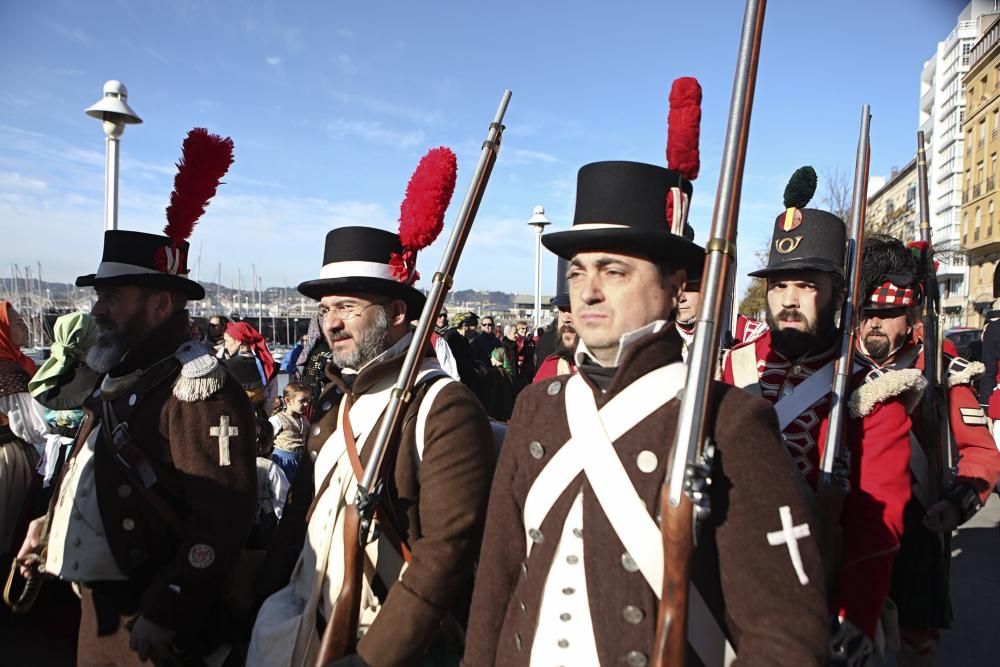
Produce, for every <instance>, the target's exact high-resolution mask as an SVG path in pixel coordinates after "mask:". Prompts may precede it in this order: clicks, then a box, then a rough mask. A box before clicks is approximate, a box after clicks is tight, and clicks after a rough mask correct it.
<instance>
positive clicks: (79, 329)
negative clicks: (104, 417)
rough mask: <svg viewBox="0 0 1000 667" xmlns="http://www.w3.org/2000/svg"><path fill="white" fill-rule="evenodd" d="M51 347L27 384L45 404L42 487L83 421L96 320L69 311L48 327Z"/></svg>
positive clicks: (91, 386) (54, 474)
mask: <svg viewBox="0 0 1000 667" xmlns="http://www.w3.org/2000/svg"><path fill="white" fill-rule="evenodd" d="M52 335H53V338H54V340H53V342H52V349H51V353H50V355H49V358H48V359H46V360H45V363H43V364H42V366H41V368H39V369H38V372H37V373H35V375H34V377H33V378H31V382H29V383H28V389H29V391H30V392H31V395H32V396H34V398H35V400H36V401H38V402H39V403H41V404H42V405H43V406H44V407H45V422H46V424H48V427H49V432H50V433H51V434H53V435H54V436H55V437H52V438H50V439H49V441H48V444H47V447H46V449H45V457H44V463H43V464H42V467H41V469H40V472H41V473H42V476H43V477H44V484H43V485H44V486H46V487H48V485H49V482H50V481H51V480H52V479H53V478H54V477H58V474H59V471H60V470H61V468H62V464H63V463H64V462H65V457H66V454H68V453H69V450H70V448H71V446H72V444H73V438H74V437H75V436H76V431H77V430H78V429H79V428H80V424H81V422H83V409H82V406H83V401H84V399H86V398H87V397H88V396H89V395H90V393H91V392H92V391H93V390H94V386H95V385H96V384H97V379H98V375H97V373H95V372H94V371H93V370H91V369H90V367H89V366H87V364H86V362H85V361H84V359H85V358H86V355H87V350H88V349H89V348H90V347H91V346H92V345H93V344H94V343H95V342H96V341H97V323H96V321H95V320H94V318H93V317H91V316H90V315H88V314H87V313H79V312H78V313H69V314H68V315H63V316H61V317H60V318H59V319H57V320H56V322H55V325H54V326H53V327H52Z"/></svg>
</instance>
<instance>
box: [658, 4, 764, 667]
mask: <svg viewBox="0 0 1000 667" xmlns="http://www.w3.org/2000/svg"><path fill="white" fill-rule="evenodd" d="M766 5H767V2H766V0H747V3H746V9H745V12H744V14H743V28H742V33H741V35H740V45H739V51H738V55H737V59H736V73H735V76H734V77H733V94H732V98H731V101H730V107H729V121H728V123H727V127H726V142H725V146H724V148H723V151H722V166H721V170H720V171H721V173H720V176H719V189H718V191H717V192H716V195H715V211H714V214H713V216H712V232H711V238H710V239H709V241H708V243H707V244H706V247H705V249H706V253H705V269H704V275H703V278H702V285H703V298H702V303H701V309H700V310H699V312H698V319H697V323H696V326H695V335H694V340H693V342H692V346H691V347H690V348H689V352H688V368H687V379H686V382H685V390H684V395H683V398H682V399H681V405H680V410H679V412H678V415H677V432H676V435H675V438H674V447H673V454H672V457H673V458H672V460H671V462H670V468H669V470H668V472H667V476H666V478H665V479H664V482H663V485H662V487H661V489H660V502H659V505H660V532H661V535H662V539H663V585H662V590H661V591H660V604H659V607H658V610H657V612H658V614H657V619H656V636H655V638H654V640H653V646H652V661H651V664H652V665H653V667H679V666H680V665H683V664H684V659H685V655H686V652H687V612H688V586H689V585H690V579H691V576H690V575H691V558H692V554H693V552H694V546H695V537H696V530H697V522H698V521H699V520H701V519H704V517H705V516H707V515H708V512H709V511H710V508H709V504H708V493H707V486H708V484H709V483H710V481H711V480H710V478H709V474H710V471H711V461H712V458H713V452H714V446H713V445H712V444H711V443H710V442H708V440H709V429H708V421H709V412H710V410H711V407H712V405H711V401H712V383H713V381H714V379H715V365H716V364H717V363H718V361H719V354H718V352H719V344H720V341H721V334H722V328H723V327H724V326H727V325H728V323H722V322H721V321H720V320H721V319H722V317H723V311H724V304H725V302H726V299H727V293H728V290H727V287H728V285H729V282H730V273H732V272H733V270H734V268H733V267H734V263H735V260H736V227H737V222H738V220H739V207H740V194H741V191H742V187H743V166H744V163H745V162H746V149H747V140H748V139H749V134H750V115H751V112H752V110H753V96H754V88H755V86H756V83H757V63H758V62H759V60H760V44H761V38H762V35H763V32H764V9H765V7H766Z"/></svg>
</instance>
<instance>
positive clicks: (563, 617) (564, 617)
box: [559, 612, 573, 623]
mask: <svg viewBox="0 0 1000 667" xmlns="http://www.w3.org/2000/svg"><path fill="white" fill-rule="evenodd" d="M571 618H573V617H572V616H570V615H569V614H567V613H566V612H563V613H561V614H559V620H560V621H562V622H564V623H565V622H567V621H569V620H570V619H571Z"/></svg>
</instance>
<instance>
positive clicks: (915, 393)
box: [848, 368, 927, 417]
mask: <svg viewBox="0 0 1000 667" xmlns="http://www.w3.org/2000/svg"><path fill="white" fill-rule="evenodd" d="M926 387H927V380H926V379H925V378H924V375H923V372H922V371H920V370H919V369H916V368H905V369H902V370H891V369H887V368H873V369H871V370H870V371H868V373H866V374H865V378H864V381H863V382H862V383H861V386H860V387H858V388H857V389H855V390H854V392H853V393H852V394H851V400H850V401H849V402H848V407H849V408H850V410H851V416H852V417H866V416H868V415H869V414H871V412H872V410H874V409H875V406H876V405H878V404H879V403H884V402H886V401H888V400H889V399H890V398H895V397H897V396H899V397H900V398H901V399H902V401H903V405H904V406H906V411H907V413H909V412H910V411H911V410H913V408H914V407H916V405H917V403H919V402H920V398H921V397H922V396H923V393H924V389H925V388H926Z"/></svg>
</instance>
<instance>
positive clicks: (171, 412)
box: [53, 312, 257, 645]
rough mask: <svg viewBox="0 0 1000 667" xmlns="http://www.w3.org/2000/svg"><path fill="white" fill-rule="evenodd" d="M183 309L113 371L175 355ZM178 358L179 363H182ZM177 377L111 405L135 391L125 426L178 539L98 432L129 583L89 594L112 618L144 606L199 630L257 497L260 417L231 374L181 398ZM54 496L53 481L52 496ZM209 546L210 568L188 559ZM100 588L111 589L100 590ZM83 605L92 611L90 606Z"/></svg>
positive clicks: (92, 402)
mask: <svg viewBox="0 0 1000 667" xmlns="http://www.w3.org/2000/svg"><path fill="white" fill-rule="evenodd" d="M182 315H183V318H174V319H173V320H171V321H170V322H168V323H167V324H166V325H165V326H164V327H162V328H161V329H160V330H158V331H156V332H154V333H153V334H151V335H150V336H149V337H148V338H147V339H146V340H145V341H143V342H142V343H140V344H139V346H137V348H136V349H134V350H133V351H132V352H130V353H129V354H128V355H127V356H126V360H127V361H126V362H125V363H123V365H122V367H120V368H119V369H115V370H113V371H112V372H113V373H114V374H116V375H119V374H125V373H129V372H132V371H134V370H136V369H147V370H148V369H150V368H151V367H152V366H153V365H154V364H155V363H156V362H159V361H161V360H163V359H168V358H170V357H172V356H173V355H174V353H175V351H176V350H177V348H178V347H179V346H180V345H182V344H183V343H184V342H185V341H186V340H187V338H188V336H187V313H186V312H183V313H182ZM166 363H172V362H170V361H168V362H166ZM175 366H176V369H177V371H179V370H180V364H179V363H176V364H175ZM175 377H176V373H175V374H173V375H171V376H170V378H169V379H167V380H166V381H164V382H161V383H159V384H158V385H156V386H154V387H152V388H149V389H148V390H147V388H146V387H145V383H144V382H143V381H142V380H140V381H139V383H137V384H136V385H135V387H133V389H130V390H129V391H126V392H125V393H123V394H122V395H121V396H120V397H119V398H117V399H116V400H115V401H114V402H113V406H114V408H115V412H116V414H118V415H120V416H125V415H126V414H127V413H128V412H129V405H128V403H129V401H130V399H131V398H132V396H133V395H134V396H135V397H136V407H135V408H134V410H132V412H131V416H129V417H128V427H129V431H130V432H131V434H132V437H133V440H134V441H135V443H136V444H137V445H138V446H139V447H140V448H141V449H142V450H143V451H144V452H145V454H146V456H147V457H148V458H149V459H150V460H151V463H152V465H153V468H154V470H155V472H156V475H157V478H158V481H157V482H156V484H154V485H153V487H152V488H153V490H154V491H156V492H157V493H158V494H159V495H160V496H161V497H162V498H164V499H165V500H166V501H167V504H168V505H169V506H170V507H171V508H172V509H173V511H174V512H175V513H176V514H177V515H179V516H180V518H181V520H182V522H183V535H182V537H181V538H180V539H178V538H177V537H175V534H174V533H173V532H172V531H171V530H170V528H168V527H167V524H166V522H165V521H164V519H163V518H162V516H161V514H159V513H158V512H156V511H155V510H154V509H153V508H152V507H151V505H150V504H149V503H148V502H147V501H146V500H145V499H144V497H143V495H142V494H141V493H140V492H139V491H138V490H137V489H136V487H135V485H134V484H133V483H132V478H130V477H129V476H128V475H127V474H126V472H125V470H124V469H123V467H122V464H121V463H120V462H119V461H118V460H117V458H116V456H115V454H114V452H113V451H112V449H111V447H110V446H109V445H108V443H106V442H105V440H104V435H103V433H102V434H100V435H98V440H97V444H96V448H95V453H94V472H95V480H96V481H95V484H96V487H97V497H98V504H99V508H100V512H101V519H102V521H103V523H104V528H105V531H106V533H107V537H108V542H109V543H110V545H111V551H112V553H113V554H114V558H115V561H116V562H117V564H118V567H119V568H120V569H121V570H122V572H124V573H125V574H126V576H127V577H128V583H127V586H124V587H123V586H122V585H121V584H120V583H119V582H113V583H109V584H103V583H101V582H93V584H92V587H93V590H94V591H95V594H94V596H93V598H94V599H97V598H98V597H99V598H100V599H101V600H103V601H106V602H105V604H106V605H107V606H106V607H105V608H104V612H107V614H108V615H109V617H112V616H114V615H115V614H118V615H131V614H133V613H136V612H141V613H142V614H143V615H145V616H146V617H147V618H149V619H150V620H152V621H154V622H156V623H158V624H160V625H164V626H166V627H168V628H172V629H174V630H177V631H178V632H201V631H205V630H206V629H208V628H210V627H212V624H213V623H214V622H215V621H216V620H217V617H218V615H219V605H218V602H219V596H220V594H221V591H222V585H223V582H224V580H225V577H226V574H227V573H228V572H229V571H230V570H231V569H232V566H233V564H234V563H235V562H236V559H237V557H238V556H239V554H240V551H241V549H242V548H243V545H244V544H245V542H246V539H247V536H248V534H249V532H250V527H251V524H252V523H253V519H254V514H255V511H256V504H257V493H256V488H257V473H256V464H255V459H256V444H255V439H254V437H253V434H254V433H255V424H254V418H253V408H252V406H251V405H250V401H249V400H248V399H247V397H246V394H245V393H244V392H243V389H242V388H241V387H240V385H239V383H238V382H237V381H236V380H235V379H234V378H232V377H231V376H228V375H227V376H226V381H225V382H224V384H223V386H222V388H221V389H219V390H218V391H217V392H215V393H214V394H213V395H211V396H209V397H208V398H207V399H204V400H198V401H194V402H184V401H180V400H178V399H177V398H176V397H175V396H174V395H173V389H172V386H173V383H174V378H175ZM95 393H96V392H95ZM101 403H102V398H100V397H99V396H92V397H91V398H90V399H89V400H88V401H87V402H86V403H85V405H84V408H85V413H86V417H85V420H84V422H83V424H82V426H81V428H80V432H79V434H78V435H77V438H76V441H75V443H74V447H73V451H72V453H71V454H70V456H71V457H72V456H76V454H77V453H78V452H79V451H80V448H81V447H82V446H83V443H85V442H86V440H87V438H88V437H89V435H90V433H91V432H92V431H93V430H94V429H95V428H98V429H99V428H100V425H99V424H100V422H99V417H100V414H101V412H102V408H101ZM224 415H225V416H228V417H229V421H230V426H231V427H235V428H237V429H238V431H239V433H238V435H233V436H231V437H230V439H229V456H230V464H229V465H225V466H222V465H220V461H219V440H218V438H217V437H213V436H211V435H210V429H211V427H213V426H218V425H219V421H220V418H221V417H222V416H224ZM68 468H69V466H66V469H68ZM60 483H62V479H61V478H60ZM58 497H59V490H58V488H57V489H56V490H55V492H54V494H53V498H54V499H55V498H58ZM53 502H54V500H53ZM196 545H197V547H196ZM206 546H207V547H208V548H209V549H210V551H208V550H206V549H205V547H206ZM192 549H194V553H195V554H196V557H194V558H192ZM206 554H211V556H212V558H213V560H212V562H211V563H210V564H208V565H207V567H195V566H194V564H192V560H194V562H195V563H196V564H199V565H204V564H205V562H206V560H207V558H206ZM88 585H90V584H88ZM102 589H103V590H105V593H104V594H99V593H98V591H100V590H102ZM83 611H84V614H88V613H93V610H91V609H84V610H83ZM102 613H103V612H102ZM84 626H85V627H86V626H87V624H84ZM81 645H83V644H81Z"/></svg>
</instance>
